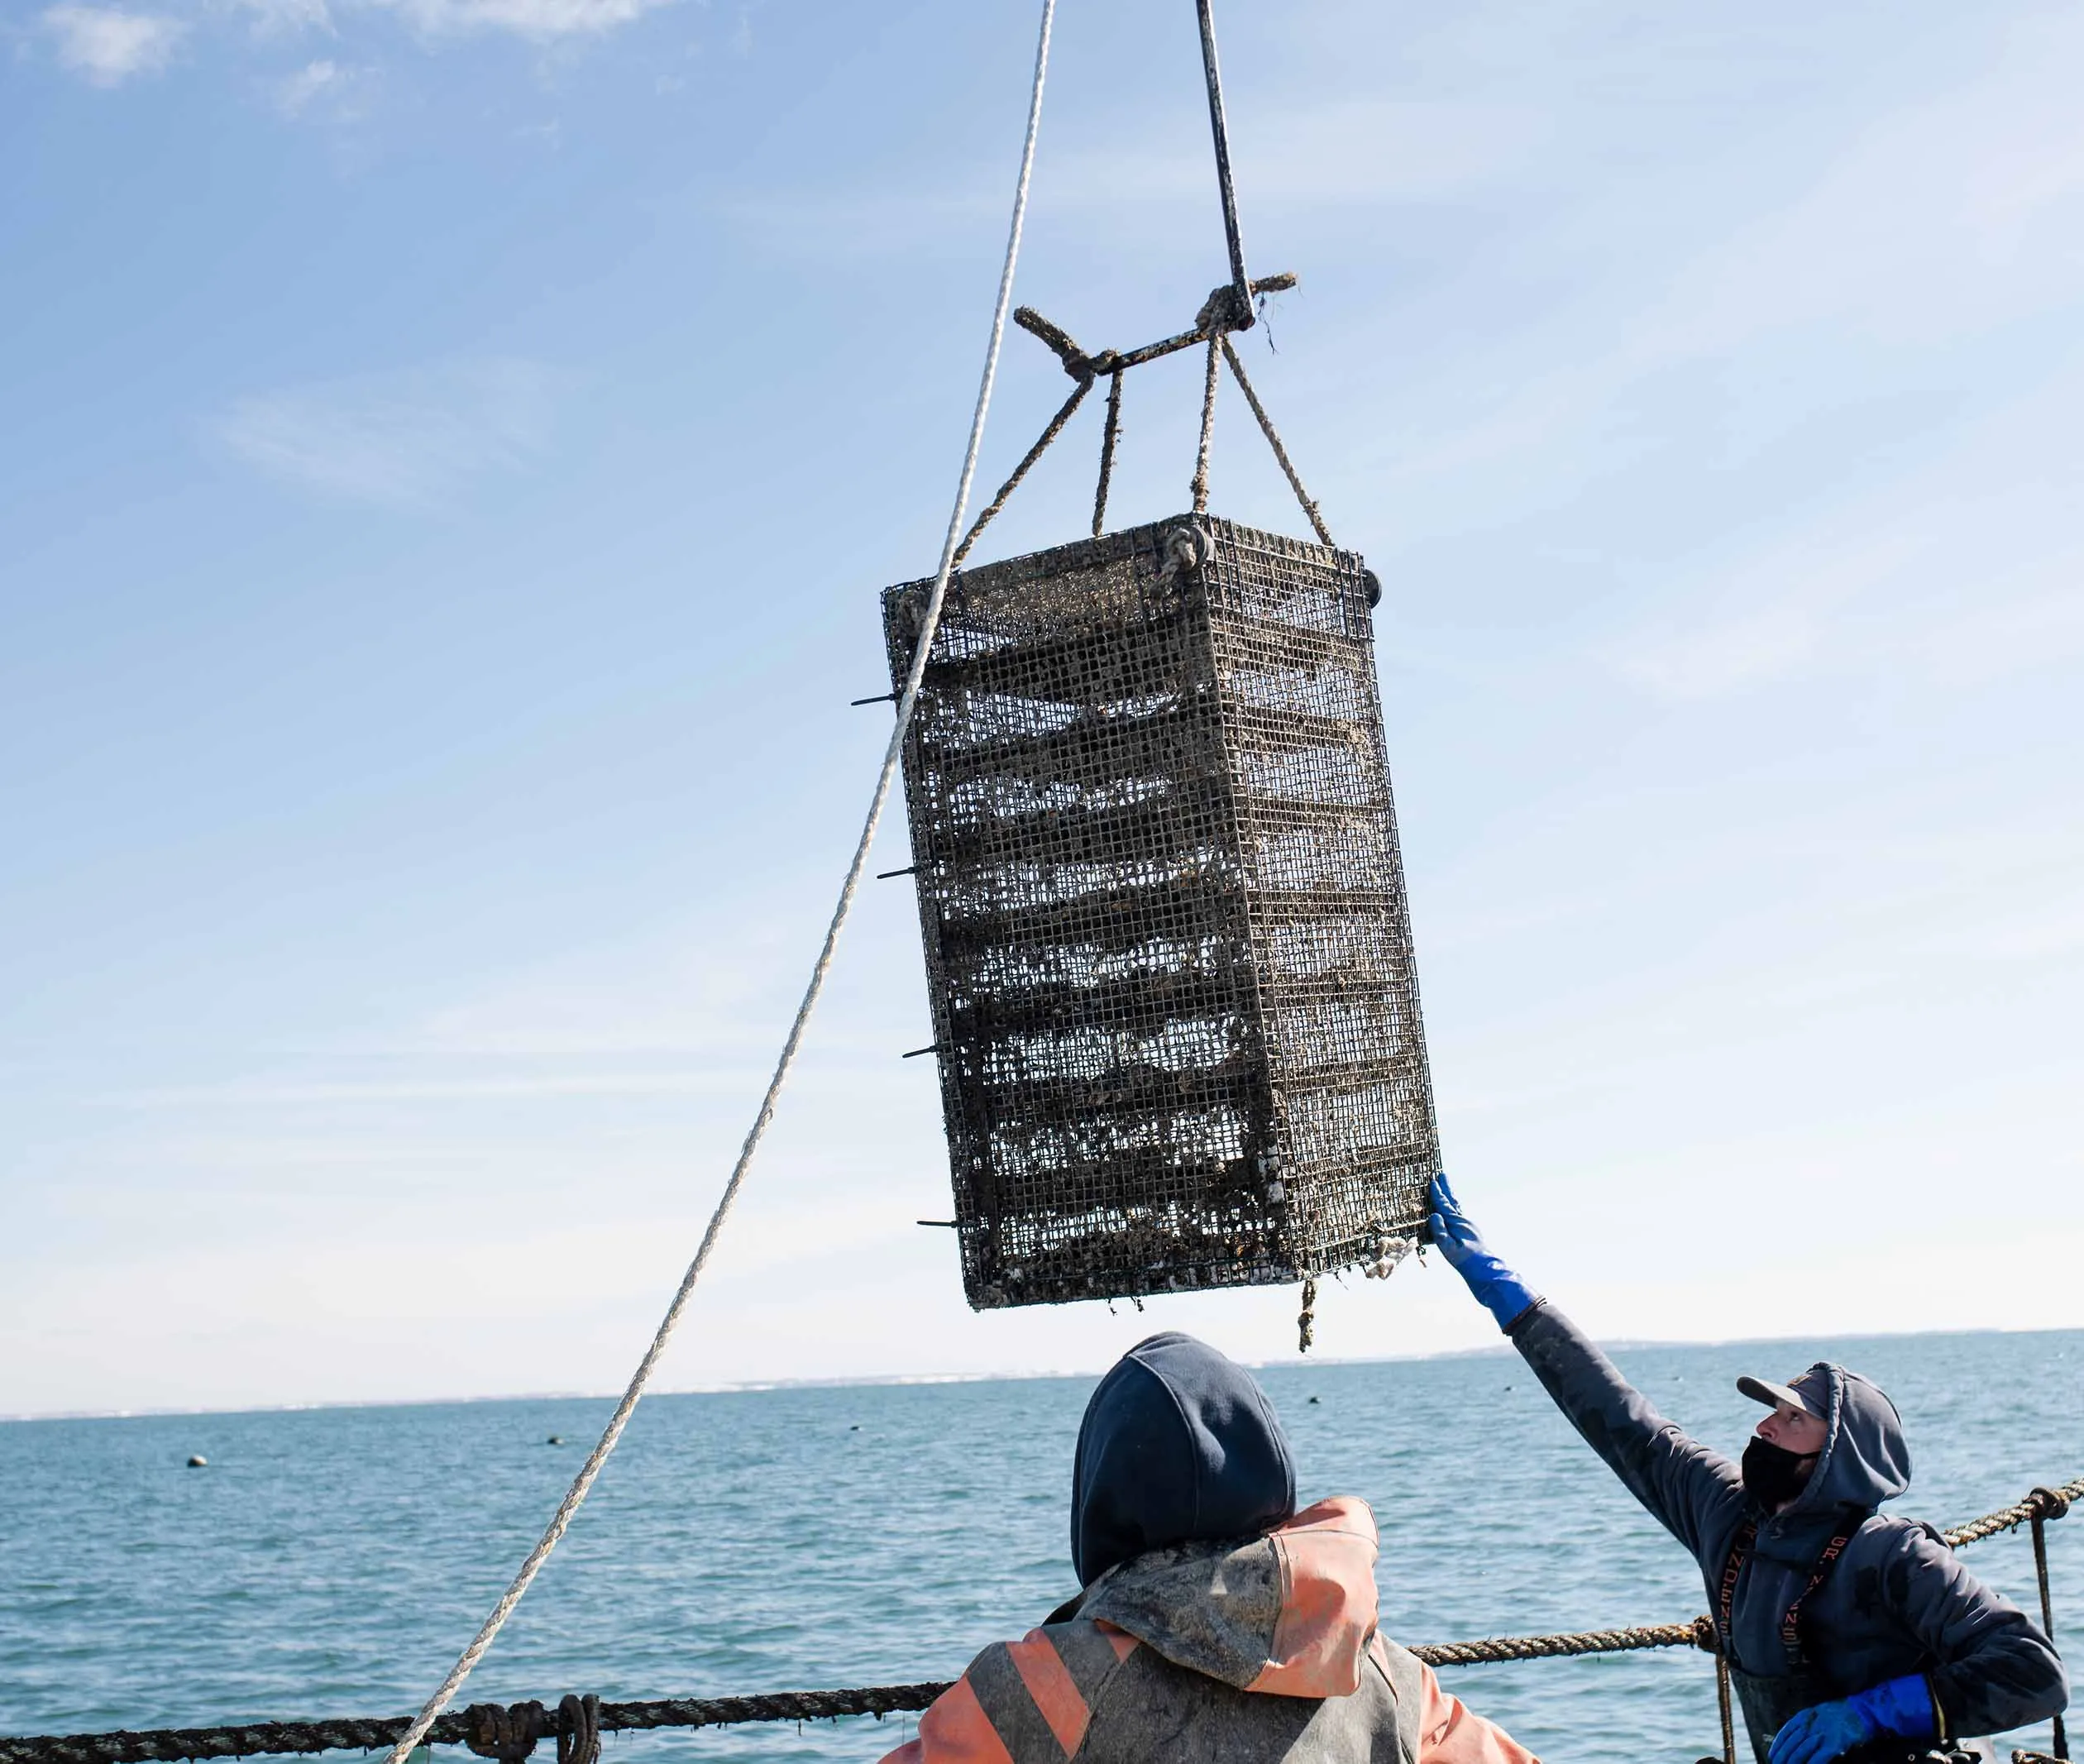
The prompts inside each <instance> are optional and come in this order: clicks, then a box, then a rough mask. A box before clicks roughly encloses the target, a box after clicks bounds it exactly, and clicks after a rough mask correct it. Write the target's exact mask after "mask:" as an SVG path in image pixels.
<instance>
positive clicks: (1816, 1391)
mask: <svg viewBox="0 0 2084 1764" xmlns="http://www.w3.org/2000/svg"><path fill="white" fill-rule="evenodd" d="M1737 1389H1739V1390H1740V1391H1742V1393H1743V1394H1745V1395H1746V1396H1747V1397H1749V1398H1751V1399H1752V1402H1754V1403H1764V1404H1765V1405H1766V1408H1779V1407H1780V1404H1781V1403H1785V1404H1786V1405H1787V1406H1788V1407H1789V1408H1798V1409H1800V1411H1801V1412H1802V1413H1804V1415H1814V1416H1815V1417H1816V1418H1817V1419H1818V1420H1819V1421H1828V1420H1829V1419H1830V1418H1831V1391H1830V1386H1829V1385H1828V1384H1826V1383H1825V1381H1824V1374H1822V1373H1821V1372H1819V1371H1818V1370H1816V1369H1815V1368H1814V1366H1812V1367H1811V1368H1810V1369H1809V1370H1808V1371H1806V1372H1804V1373H1802V1374H1800V1376H1798V1377H1795V1378H1792V1379H1789V1380H1788V1382H1787V1383H1785V1384H1774V1383H1773V1382H1772V1381H1771V1379H1763V1378H1740V1379H1737Z"/></svg>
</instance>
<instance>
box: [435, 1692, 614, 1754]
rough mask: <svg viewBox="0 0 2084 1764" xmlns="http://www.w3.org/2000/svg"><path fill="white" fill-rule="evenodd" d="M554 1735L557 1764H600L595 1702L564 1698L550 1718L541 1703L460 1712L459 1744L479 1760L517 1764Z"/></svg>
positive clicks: (476, 1706) (592, 1698)
mask: <svg viewBox="0 0 2084 1764" xmlns="http://www.w3.org/2000/svg"><path fill="white" fill-rule="evenodd" d="M552 1733H554V1734H556V1735H557V1764H600V1698H599V1697H597V1696H591V1695H589V1696H576V1695H567V1696H566V1697H564V1698H563V1699H562V1700H561V1701H560V1702H559V1703H558V1704H557V1714H556V1715H554V1716H552V1714H551V1713H550V1712H549V1710H547V1709H545V1708H544V1707H543V1704H540V1703H538V1702H534V1701H529V1702H527V1703H509V1704H499V1703H473V1704H471V1706H470V1707H469V1708H468V1709H465V1710H464V1711H463V1743H464V1744H465V1745H466V1746H468V1747H470V1748H471V1751H473V1752H476V1754H477V1755H478V1756H479V1757H481V1758H497V1759H499V1760H500V1761H501V1764H522V1760H523V1759H524V1758H526V1757H528V1756H529V1755H530V1754H531V1753H532V1752H534V1750H535V1748H536V1742H537V1741H538V1740H539V1739H542V1738H544V1737H546V1736H547V1735H548V1734H552Z"/></svg>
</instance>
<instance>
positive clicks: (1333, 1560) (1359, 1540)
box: [884, 1334, 1537, 1764]
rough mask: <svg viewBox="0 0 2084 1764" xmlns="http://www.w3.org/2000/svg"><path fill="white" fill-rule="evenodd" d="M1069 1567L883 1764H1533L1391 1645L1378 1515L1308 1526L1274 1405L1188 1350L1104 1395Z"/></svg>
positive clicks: (1095, 1410) (1113, 1384)
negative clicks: (1057, 1588)
mask: <svg viewBox="0 0 2084 1764" xmlns="http://www.w3.org/2000/svg"><path fill="white" fill-rule="evenodd" d="M1071 1561H1072V1566H1073V1568H1074V1569H1075V1570H1077V1573H1078V1580H1079V1583H1080V1585H1081V1586H1082V1588H1083V1590H1082V1591H1081V1592H1080V1593H1079V1594H1078V1596H1077V1597H1076V1598H1074V1599H1070V1600H1068V1602H1067V1603H1065V1604H1064V1605H1062V1606H1060V1607H1059V1609H1057V1610H1056V1611H1054V1612H1053V1613H1051V1614H1050V1615H1049V1617H1048V1618H1046V1619H1045V1620H1044V1622H1043V1623H1042V1625H1041V1627H1040V1628H1036V1629H1031V1630H1030V1631H1029V1632H1028V1633H1027V1635H1026V1637H1025V1638H1024V1639H1023V1640H1020V1641H1018V1642H997V1643H996V1644H994V1645H993V1646H992V1647H987V1648H986V1649H985V1650H984V1652H982V1653H981V1654H979V1655H978V1656H977V1658H976V1659H975V1660H974V1661H972V1662H971V1665H970V1667H969V1670H968V1671H966V1672H965V1673H963V1676H962V1678H961V1680H959V1681H958V1683H957V1684H955V1685H954V1686H953V1687H952V1688H951V1689H949V1690H948V1691H946V1692H945V1693H944V1695H942V1696H941V1698H940V1699H939V1701H938V1702H936V1703H935V1704H934V1705H933V1707H932V1708H931V1709H928V1710H927V1711H926V1714H925V1716H924V1717H923V1718H922V1719H920V1723H919V1737H918V1738H916V1739H914V1740H911V1741H910V1742H907V1743H906V1744H905V1745H903V1746H901V1747H898V1748H897V1750H896V1751H895V1752H891V1754H890V1756H889V1757H887V1758H886V1759H885V1760H884V1764H1067V1761H1068V1760H1071V1759H1073V1758H1075V1759H1077V1760H1078V1764H1274V1761H1276V1760H1287V1761H1289V1764H1537V1761H1536V1760H1535V1759H1534V1757H1533V1756H1532V1754H1531V1753H1530V1752H1527V1751H1526V1750H1525V1749H1524V1748H1523V1747H1520V1746H1519V1745H1518V1744H1516V1743H1515V1742H1513V1740H1512V1739H1510V1738H1508V1737H1507V1736H1506V1735H1505V1734H1504V1733H1503V1732H1501V1731H1500V1730H1499V1729H1498V1728H1495V1727H1494V1726H1492V1725H1491V1723H1489V1722H1488V1721H1486V1720H1484V1719H1483V1718H1482V1717H1481V1716H1480V1715H1477V1714H1471V1713H1470V1710H1468V1709H1465V1707H1464V1706H1463V1705H1462V1704H1461V1703H1460V1701H1459V1700H1458V1699H1455V1697H1452V1696H1450V1695H1447V1693H1446V1692H1445V1691H1444V1690H1441V1687H1440V1682H1439V1680H1437V1679H1436V1678H1435V1677H1434V1676H1433V1673H1432V1668H1431V1667H1430V1666H1426V1665H1424V1664H1422V1662H1421V1661H1417V1660H1416V1659H1414V1658H1413V1657H1412V1656H1411V1655H1410V1654H1409V1653H1408V1652H1405V1651H1404V1650H1403V1648H1401V1647H1398V1646H1397V1644H1396V1643H1395V1642H1391V1641H1389V1640H1388V1639H1386V1638H1385V1637H1384V1636H1383V1635H1382V1634H1381V1633H1380V1632H1379V1630H1378V1629H1377V1628H1376V1627H1375V1580H1374V1563H1375V1528H1374V1517H1373V1515H1371V1514H1370V1513H1369V1511H1368V1508H1367V1503H1365V1501H1360V1500H1355V1499H1351V1498H1350V1497H1346V1496H1335V1497H1334V1498H1333V1499H1330V1500H1326V1501H1320V1502H1318V1503H1317V1504H1316V1505H1315V1506H1313V1507H1311V1508H1307V1509H1305V1510H1304V1511H1303V1512H1301V1513H1298V1512H1297V1511H1296V1509H1295V1465H1294V1461H1293V1458H1292V1457H1291V1456H1290V1455H1289V1452H1288V1440H1287V1437H1286V1436H1285V1435H1283V1432H1282V1431H1281V1425H1280V1423H1279V1422H1278V1421H1277V1420H1275V1419H1274V1410H1273V1408H1272V1405H1271V1404H1269V1403H1268V1402H1267V1400H1266V1394H1265V1393H1264V1391H1263V1390H1261V1389H1259V1385H1258V1384H1257V1383H1256V1382H1255V1380H1254V1379H1253V1378H1252V1375H1251V1374H1250V1373H1249V1372H1247V1371H1245V1369H1244V1368H1243V1367H1242V1366H1240V1365H1236V1364H1235V1363H1234V1362H1232V1361H1231V1360H1226V1358H1224V1356H1223V1355H1221V1354H1219V1353H1217V1352H1216V1350H1215V1349H1214V1348H1212V1347H1210V1346H1207V1343H1205V1342H1202V1341H1196V1340H1195V1339H1194V1338H1193V1336H1185V1335H1178V1334H1169V1335H1159V1336H1151V1337H1150V1340H1149V1341H1144V1342H1141V1343H1140V1344H1139V1345H1138V1346H1135V1347H1134V1348H1131V1349H1130V1350H1129V1352H1128V1353H1127V1354H1126V1355H1124V1356H1123V1357H1122V1358H1121V1360H1119V1361H1118V1362H1116V1365H1115V1366H1114V1368H1113V1370H1111V1371H1110V1372H1109V1373H1108V1374H1107V1376H1106V1377H1105V1378H1103V1379H1101V1380H1100V1383H1099V1385H1098V1387H1097V1389H1095V1390H1094V1391H1093V1394H1092V1400H1091V1401H1090V1402H1089V1403H1087V1405H1086V1413H1085V1420H1084V1422H1083V1425H1081V1427H1079V1429H1078V1452H1077V1456H1076V1458H1075V1460H1074V1462H1073V1470H1072V1479H1071Z"/></svg>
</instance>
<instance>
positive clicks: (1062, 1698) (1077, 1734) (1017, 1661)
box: [1006, 1629, 1092, 1758]
mask: <svg viewBox="0 0 2084 1764" xmlns="http://www.w3.org/2000/svg"><path fill="white" fill-rule="evenodd" d="M1006 1652H1007V1653H1009V1654H1011V1656H1013V1664H1014V1665H1015V1666H1016V1667H1017V1668H1018V1669H1019V1671H1020V1682H1021V1683H1022V1684H1024V1685H1026V1686H1027V1690H1028V1695H1030V1696H1031V1697H1033V1698H1034V1699H1035V1707H1036V1708H1037V1709H1040V1711H1041V1712H1042V1719H1044V1721H1046V1722H1048V1723H1049V1731H1050V1732H1051V1733H1054V1734H1055V1735H1056V1740H1057V1743H1058V1744H1059V1746H1061V1747H1064V1757H1067V1758H1068V1757H1070V1756H1071V1754H1072V1753H1073V1752H1076V1751H1077V1750H1078V1746H1079V1744H1080V1742H1082V1741H1083V1739H1084V1738H1085V1731H1086V1723H1087V1722H1088V1721H1090V1720H1091V1719H1092V1710H1091V1709H1087V1707H1086V1699H1084V1698H1083V1697H1082V1696H1080V1695H1078V1686H1077V1685H1075V1684H1073V1682H1072V1681H1071V1674H1070V1671H1069V1669H1068V1668H1067V1667H1066V1666H1065V1665H1064V1661H1063V1659H1062V1657H1061V1656H1059V1654H1058V1652H1057V1651H1056V1649H1055V1648H1054V1647H1051V1646H1050V1645H1049V1637H1047V1636H1045V1635H1044V1634H1043V1633H1042V1632H1041V1631H1040V1629H1030V1631H1028V1633H1027V1636H1026V1638H1025V1640H1022V1641H1019V1642H1007V1643H1006Z"/></svg>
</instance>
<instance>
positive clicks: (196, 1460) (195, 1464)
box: [188, 1451, 210, 1470]
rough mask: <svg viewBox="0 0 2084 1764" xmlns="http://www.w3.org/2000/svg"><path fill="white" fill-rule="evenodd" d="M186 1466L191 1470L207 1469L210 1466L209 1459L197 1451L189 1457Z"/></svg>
mask: <svg viewBox="0 0 2084 1764" xmlns="http://www.w3.org/2000/svg"><path fill="white" fill-rule="evenodd" d="M188 1467H189V1469H190V1470H208V1468H209V1467H210V1460H208V1458H206V1457H204V1456H203V1454H202V1453H201V1452H199V1451H198V1452H196V1453H194V1455H192V1456H190V1457H189V1460H188Z"/></svg>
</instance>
